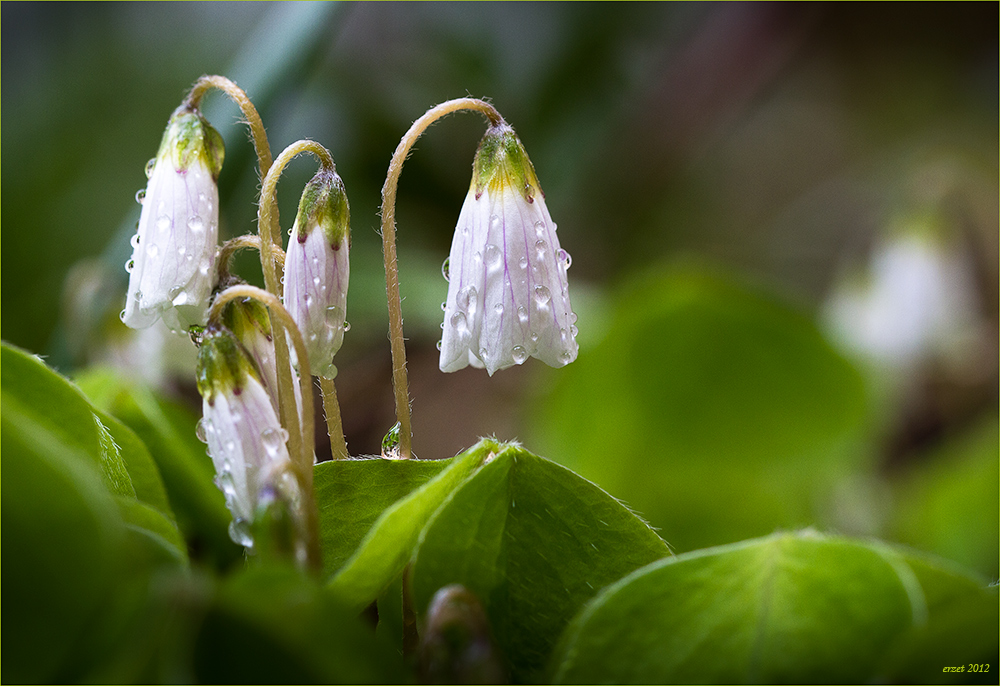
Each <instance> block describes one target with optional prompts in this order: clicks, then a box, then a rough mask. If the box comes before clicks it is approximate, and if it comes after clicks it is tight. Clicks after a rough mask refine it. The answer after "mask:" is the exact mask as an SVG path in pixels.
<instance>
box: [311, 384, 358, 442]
mask: <svg viewBox="0 0 1000 686" xmlns="http://www.w3.org/2000/svg"><path fill="white" fill-rule="evenodd" d="M319 387H320V390H322V391H323V413H324V414H325V415H326V431H327V435H329V436H330V452H332V453H333V459H335V460H346V459H348V458H349V457H350V456H351V455H350V453H349V452H347V440H346V439H345V438H344V426H343V424H342V423H341V421H340V403H339V402H337V387H336V386H334V384H333V379H327V378H324V377H322V376H321V377H319Z"/></svg>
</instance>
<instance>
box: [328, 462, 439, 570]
mask: <svg viewBox="0 0 1000 686" xmlns="http://www.w3.org/2000/svg"><path fill="white" fill-rule="evenodd" d="M449 464H450V460H383V459H379V458H373V459H362V460H330V461H328V462H322V463H320V464H318V465H316V467H315V469H314V470H313V491H314V493H315V498H316V505H317V507H318V508H319V530H320V540H321V543H322V546H323V574H324V576H326V577H329V576H331V575H332V574H333V573H334V572H336V571H337V570H338V569H340V567H341V566H342V565H343V564H344V562H346V561H347V559H348V558H349V557H350V556H351V555H352V554H353V553H354V551H355V550H356V549H357V548H358V546H359V545H360V544H361V541H362V540H364V537H365V535H366V534H367V533H368V531H369V530H370V529H371V528H372V524H374V523H375V520H377V519H378V518H379V516H381V514H382V512H383V511H385V510H386V509H387V508H388V507H389V506H390V505H392V504H393V503H395V502H396V501H397V500H399V499H400V498H403V497H404V496H406V495H408V494H409V493H410V492H411V491H413V490H414V489H416V488H419V487H420V486H422V485H423V484H424V483H426V482H427V481H428V480H430V479H431V478H433V477H435V476H437V474H438V473H439V472H440V471H441V470H442V469H444V468H445V467H447V466H448V465H449Z"/></svg>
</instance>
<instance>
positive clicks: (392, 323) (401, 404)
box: [382, 98, 503, 459]
mask: <svg viewBox="0 0 1000 686" xmlns="http://www.w3.org/2000/svg"><path fill="white" fill-rule="evenodd" d="M460 110H475V111H477V112H481V113H482V114H484V115H486V117H487V118H488V119H489V120H490V124H491V125H494V126H495V125H497V124H501V123H503V117H501V116H500V113H499V112H497V111H496V109H495V108H494V107H493V105H490V104H489V103H488V102H484V101H482V100H478V99H476V98H458V99H456V100H449V101H447V102H443V103H441V104H440V105H436V106H434V107H432V108H430V109H429V110H427V112H425V113H424V115H423V116H422V117H420V118H419V119H417V120H416V121H415V122H413V125H412V126H411V127H410V129H409V130H408V131H407V132H406V134H405V135H404V136H403V137H402V139H400V141H399V145H397V146H396V151H395V152H394V153H393V154H392V160H391V161H390V162H389V172H388V174H387V175H386V177H385V185H384V186H382V258H383V260H384V262H385V291H386V298H387V300H388V301H389V338H390V341H391V345H392V384H393V388H394V389H395V394H396V419H397V421H399V456H400V458H402V459H409V458H410V457H411V455H412V448H411V441H412V433H411V432H412V429H411V427H410V394H409V390H408V385H407V380H406V344H405V343H404V338H403V305H402V302H401V301H400V297H399V265H398V261H397V259H396V187H397V186H398V185H399V175H400V173H401V172H402V171H403V161H404V160H406V156H407V155H408V154H409V152H410V148H412V147H413V144H414V143H416V142H417V139H418V138H420V135H421V134H422V133H423V132H424V131H425V130H427V127H429V126H430V125H431V124H433V123H434V122H436V121H437V120H438V119H440V118H441V117H444V116H445V115H448V114H451V113H452V112H458V111H460Z"/></svg>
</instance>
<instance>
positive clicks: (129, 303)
mask: <svg viewBox="0 0 1000 686" xmlns="http://www.w3.org/2000/svg"><path fill="white" fill-rule="evenodd" d="M218 217H219V197H218V189H217V187H216V184H215V181H214V180H213V178H212V174H211V172H210V171H209V169H208V167H207V166H206V165H205V164H204V162H202V161H201V160H200V159H198V160H195V161H194V162H192V163H191V164H190V165H189V166H188V168H187V169H186V170H178V169H176V168H175V167H174V165H173V163H172V161H171V159H170V156H169V155H165V156H161V157H160V158H159V159H158V160H157V163H156V166H155V168H154V169H153V173H152V175H151V176H150V179H149V185H148V186H147V190H146V196H145V198H144V200H143V204H142V212H141V213H140V216H139V230H138V233H137V241H136V242H135V248H134V250H133V253H132V259H131V260H130V267H129V268H130V270H131V273H130V275H129V288H128V298H127V300H126V303H125V311H124V313H123V315H122V321H124V322H125V324H127V325H128V326H130V327H132V328H135V329H141V328H145V327H148V326H150V325H152V324H153V323H154V322H155V321H156V320H157V319H158V318H160V317H161V316H162V317H163V321H164V322H165V323H166V324H167V325H168V326H169V327H170V328H171V329H172V330H173V331H177V332H186V331H187V329H188V327H190V326H191V325H193V324H204V323H205V318H206V315H207V311H208V298H209V296H210V295H211V293H212V288H213V286H214V283H215V257H216V243H217V242H218V226H219V219H218Z"/></svg>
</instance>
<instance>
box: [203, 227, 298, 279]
mask: <svg viewBox="0 0 1000 686" xmlns="http://www.w3.org/2000/svg"><path fill="white" fill-rule="evenodd" d="M246 248H254V249H256V250H258V251H259V250H260V236H254V235H253V234H245V235H243V236H237V237H236V238H230V239H229V240H228V241H226V242H225V243H223V244H222V247H221V248H219V257H218V260H217V263H218V272H219V283H220V284H225V282H226V281H227V280H228V279H229V268H230V266H231V263H232V261H233V256H234V255H235V254H236V252H237V251H239V250H245V249H246ZM273 250H274V261H275V263H276V264H277V265H278V269H280V270H281V271H284V269H285V251H284V250H282V249H281V248H279V247H277V246H274V248H273Z"/></svg>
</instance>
